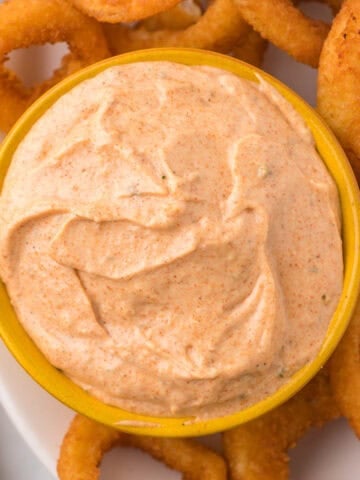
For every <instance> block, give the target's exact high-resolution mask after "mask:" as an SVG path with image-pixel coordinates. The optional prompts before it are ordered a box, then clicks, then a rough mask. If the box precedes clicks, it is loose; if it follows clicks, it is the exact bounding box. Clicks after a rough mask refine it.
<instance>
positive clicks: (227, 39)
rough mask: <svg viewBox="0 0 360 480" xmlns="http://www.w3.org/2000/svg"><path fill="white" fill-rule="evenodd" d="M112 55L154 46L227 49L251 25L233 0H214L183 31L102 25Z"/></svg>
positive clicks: (244, 35) (239, 38) (246, 32)
mask: <svg viewBox="0 0 360 480" xmlns="http://www.w3.org/2000/svg"><path fill="white" fill-rule="evenodd" d="M104 29H105V33H106V36H107V39H108V42H109V47H110V50H111V52H112V54H114V55H116V54H119V53H124V52H128V51H132V50H141V49H144V48H153V47H190V48H202V49H208V50H215V51H220V52H226V51H229V50H230V49H231V47H232V46H233V45H234V44H235V43H236V42H238V41H240V40H241V39H245V37H246V35H247V34H248V32H249V30H250V27H249V26H248V25H247V24H246V22H245V21H244V20H243V18H242V17H241V15H240V13H239V11H238V9H237V8H236V7H235V5H234V1H233V0H214V2H213V3H212V4H211V5H210V6H209V8H208V9H207V10H206V11H205V13H204V14H203V15H202V16H201V17H200V18H199V20H198V21H197V22H196V23H195V24H194V25H190V26H189V27H188V28H185V29H184V30H179V31H174V30H158V31H155V32H149V31H148V30H147V29H146V28H143V27H142V26H141V25H140V26H139V27H137V28H131V27H128V26H125V25H120V24H117V25H104Z"/></svg>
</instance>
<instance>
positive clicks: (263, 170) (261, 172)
mask: <svg viewBox="0 0 360 480" xmlns="http://www.w3.org/2000/svg"><path fill="white" fill-rule="evenodd" d="M271 174H272V170H271V168H270V167H269V166H268V165H260V166H259V168H258V177H260V178H266V177H268V176H269V175H271Z"/></svg>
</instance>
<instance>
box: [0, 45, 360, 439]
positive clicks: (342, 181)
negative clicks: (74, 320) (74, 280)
mask: <svg viewBox="0 0 360 480" xmlns="http://www.w3.org/2000/svg"><path fill="white" fill-rule="evenodd" d="M155 60H167V61H171V62H178V63H183V64H188V65H211V66H214V67H218V68H222V69H224V70H228V71H230V72H232V73H234V74H235V75H238V76H239V77H242V78H246V79H248V80H251V81H253V82H258V77H259V76H260V77H262V78H263V79H265V80H266V81H267V82H269V83H270V84H271V85H273V86H274V87H275V88H276V89H277V90H278V91H279V92H280V93H281V94H282V95H283V96H284V97H285V98H286V99H287V100H289V101H290V102H291V103H292V104H293V106H294V107H295V108H296V110H297V111H298V112H299V113H300V114H301V115H302V117H303V118H304V119H305V121H306V123H307V125H308V126H309V128H310V130H311V131H312V133H313V135H314V138H315V141H316V145H317V149H318V151H319V153H320V155H321V157H322V158H323V160H324V162H325V164H326V166H327V167H328V169H329V171H330V172H331V174H332V176H333V178H334V180H335V182H336V184H337V187H338V191H339V195H340V200H341V208H342V220H343V230H342V237H343V243H344V259H345V276H344V289H343V293H342V296H341V299H340V302H339V305H338V307H337V309H336V312H335V314H334V316H333V318H332V320H331V324H330V326H329V329H328V332H327V335H326V338H325V339H324V343H323V346H322V348H321V351H320V352H319V354H318V356H317V357H316V358H315V360H314V361H313V362H311V363H310V364H308V365H306V366H305V367H304V368H302V369H301V370H300V371H298V372H297V373H296V374H295V375H294V376H293V377H292V378H291V379H290V381H289V382H288V383H287V384H286V385H285V386H283V387H282V388H281V389H280V390H278V391H277V392H276V393H274V394H273V395H271V396H270V397H268V398H266V399H265V400H262V401H261V402H259V403H257V404H255V405H253V406H251V407H249V408H246V409H245V410H242V411H240V412H237V413H234V414H232V415H228V416H225V417H222V418H214V419H211V420H207V421H194V419H191V418H154V417H149V416H144V415H137V414H135V413H129V412H127V411H124V410H121V409H119V408H115V407H112V406H109V405H105V404H104V403H102V402H100V401H99V400H96V399H95V398H94V397H92V396H90V395H89V394H88V393H86V392H85V391H84V390H82V389H81V388H80V387H78V386H77V385H75V384H74V383H73V382H71V381H70V380H69V379H68V378H66V377H65V376H64V375H63V374H61V373H60V372H59V371H58V370H56V368H54V367H52V366H51V365H50V363H49V362H48V361H47V360H46V359H45V357H44V356H43V355H42V353H41V352H40V351H39V349H38V348H37V347H36V345H35V344H34V343H33V342H32V340H31V339H30V337H29V336H28V335H27V333H26V332H25V330H24V329H23V328H22V326H21V324H20V323H19V321H18V319H17V317H16V315H15V313H14V310H13V308H12V306H11V304H10V301H9V297H8V295H7V293H6V289H5V288H4V286H3V285H0V311H1V314H0V333H1V336H2V338H3V340H4V342H5V344H6V345H7V347H8V348H9V350H10V351H11V352H12V353H13V355H14V357H15V358H16V359H17V360H18V362H19V363H20V364H21V365H22V366H23V368H24V369H25V370H26V371H27V372H28V373H29V374H30V375H31V376H32V377H33V379H34V380H36V381H37V382H38V383H39V384H40V385H41V386H42V387H43V388H45V389H46V390H47V391H48V392H49V393H51V394H52V395H54V397H56V398H57V399H59V400H60V401H61V402H63V403H64V404H66V405H68V406H69V407H71V408H72V409H74V410H76V411H78V412H80V413H82V414H84V415H87V416H88V417H91V418H93V419H95V420H98V421H99V422H102V423H105V424H108V425H111V426H114V427H117V428H119V429H122V430H125V431H128V432H132V433H138V434H145V435H158V436H195V435H205V434H209V433H213V432H218V431H221V430H225V429H228V428H230V427H234V426H235V425H238V424H240V423H243V422H246V421H248V420H251V419H253V418H255V417H258V416H260V415H262V414H264V413H265V412H267V411H268V410H271V409H272V408H274V407H276V406H277V405H279V404H281V403H282V402H284V401H285V400H287V399H288V398H289V397H291V396H292V395H294V394H295V393H296V392H297V391H298V390H300V389H301V388H302V387H303V386H304V385H305V384H306V383H307V382H308V381H309V380H310V379H311V378H312V377H313V376H314V375H315V374H316V372H317V371H318V370H319V369H320V368H321V366H322V365H324V363H325V362H326V360H327V359H328V357H329V356H330V355H331V353H332V352H333V350H334V349H335V347H336V345H337V343H338V342H339V340H340V338H341V336H342V335H343V333H344V331H345V329H346V326H347V324H348V322H349V319H350V318H351V314H352V311H353V309H354V305H355V302H356V299H357V296H358V291H359V280H360V261H359V257H360V200H359V190H358V187H357V184H356V181H355V179H354V176H353V173H352V171H351V168H350V166H349V163H348V161H347V159H346V157H345V155H344V153H343V151H342V149H341V147H340V146H339V144H338V143H337V141H336V140H335V138H334V136H333V134H332V133H331V132H330V130H329V129H328V127H327V126H326V125H324V123H323V122H322V120H321V119H320V118H319V117H318V115H317V114H316V113H315V112H314V110H312V109H311V108H310V107H309V106H308V105H307V104H306V103H305V102H304V101H303V100H302V99H301V98H299V97H298V96H297V95H296V94H295V93H293V92H292V91H291V90H289V89H288V88H287V87H285V86H284V85H283V84H281V83H280V82H279V81H278V80H276V79H274V78H273V77H271V76H269V75H268V74H266V73H264V72H262V71H261V70H258V69H256V68H254V67H252V66H250V65H247V64H245V63H243V62H240V61H238V60H235V59H232V58H230V57H227V56H223V55H219V54H216V53H213V52H205V51H200V50H189V49H154V50H145V51H138V52H133V53H129V54H125V55H121V56H118V57H114V58H110V59H108V60H105V61H103V62H100V63H97V64H96V65H93V66H91V67H89V68H86V69H85V70H82V71H80V72H79V73H76V74H75V75H72V76H71V77H69V78H67V79H65V80H64V81H63V82H61V83H60V84H59V85H57V86H56V87H54V88H53V89H52V90H50V91H49V92H48V93H46V94H45V95H44V96H43V97H41V98H40V99H39V100H38V101H37V102H36V103H35V104H34V105H33V106H32V107H31V108H30V109H29V110H28V111H27V112H26V113H25V114H24V115H23V116H22V118H21V119H20V120H19V121H18V122H17V124H16V125H15V127H14V128H13V129H12V131H11V132H10V134H9V135H8V136H7V138H6V139H5V141H4V143H3V146H2V148H1V150H0V179H1V181H2V180H3V179H4V177H5V174H6V170H7V168H8V166H9V164H10V162H11V158H12V155H13V153H14V152H15V150H16V149H17V147H18V145H19V142H20V141H21V140H22V138H23V137H24V136H25V135H26V134H27V132H28V131H29V130H30V128H31V126H32V125H33V124H34V122H35V121H36V120H37V119H38V118H39V117H41V115H42V114H43V113H44V112H45V111H46V110H47V109H48V108H49V107H50V106H51V105H52V104H53V103H54V102H55V101H56V100H57V99H58V98H59V97H61V96H62V95H63V94H65V93H66V92H68V91H69V90H71V89H72V88H73V87H74V86H75V85H77V84H79V83H80V82H82V81H83V80H86V79H88V78H90V77H93V76H95V75H97V74H98V73H99V72H101V71H103V70H105V69H106V68H109V67H112V66H115V65H122V64H125V63H133V62H140V61H155Z"/></svg>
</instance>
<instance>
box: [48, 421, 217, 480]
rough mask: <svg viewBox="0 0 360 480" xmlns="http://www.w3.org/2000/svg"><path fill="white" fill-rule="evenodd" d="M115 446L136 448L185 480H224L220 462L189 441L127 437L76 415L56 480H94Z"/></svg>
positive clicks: (206, 450)
mask: <svg viewBox="0 0 360 480" xmlns="http://www.w3.org/2000/svg"><path fill="white" fill-rule="evenodd" d="M117 445H121V446H123V447H134V448H139V449H140V450H143V451H145V452H146V453H149V454H150V455H151V456H152V457H154V458H155V459H157V460H160V461H162V462H164V463H165V464H166V465H167V466H168V467H170V468H173V469H175V470H179V471H180V472H183V474H184V478H186V479H187V480H202V479H205V478H206V480H226V478H227V469H226V464H225V462H224V460H223V458H222V457H220V456H219V455H217V454H216V453H215V452H213V451H212V450H210V449H208V448H206V447H204V446H203V445H200V444H198V443H196V442H195V441H193V440H188V439H180V438H160V437H159V438H157V437H143V436H137V435H129V434H126V433H123V432H119V431H118V430H115V429H113V428H109V427H106V426H104V425H101V424H99V423H96V422H94V421H92V420H89V419H88V418H85V417H82V416H80V415H77V416H76V417H75V418H74V420H73V421H72V423H71V425H70V428H69V430H68V432H67V433H66V435H65V437H64V440H63V443H62V446H61V449H60V457H59V460H58V465H57V471H58V475H59V479H60V480H97V479H98V478H99V475H100V470H99V464H100V463H101V460H102V458H103V456H104V454H105V453H106V452H107V451H109V450H110V449H111V448H112V447H115V446H117Z"/></svg>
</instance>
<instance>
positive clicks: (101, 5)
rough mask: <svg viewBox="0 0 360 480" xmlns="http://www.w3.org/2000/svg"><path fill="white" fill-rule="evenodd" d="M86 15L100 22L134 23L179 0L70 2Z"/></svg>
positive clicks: (93, 0) (86, 0)
mask: <svg viewBox="0 0 360 480" xmlns="http://www.w3.org/2000/svg"><path fill="white" fill-rule="evenodd" d="M70 1H71V3H73V5H74V6H75V7H76V8H78V9H79V10H81V11H82V12H83V13H85V14H86V15H89V16H90V17H94V18H96V20H99V21H100V22H108V23H116V22H135V21H137V20H142V19H143V18H146V17H150V16H151V15H155V14H156V13H159V12H163V11H165V10H169V9H170V8H172V7H173V6H174V5H176V4H177V3H180V0H70Z"/></svg>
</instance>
